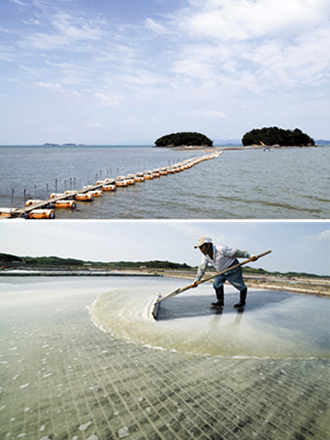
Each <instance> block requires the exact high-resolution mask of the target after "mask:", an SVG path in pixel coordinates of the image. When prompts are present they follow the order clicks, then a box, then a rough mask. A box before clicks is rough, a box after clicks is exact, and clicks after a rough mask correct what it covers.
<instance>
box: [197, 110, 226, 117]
mask: <svg viewBox="0 0 330 440" xmlns="http://www.w3.org/2000/svg"><path fill="white" fill-rule="evenodd" d="M193 114H194V115H195V116H199V117H204V118H208V119H223V118H225V117H226V115H225V114H224V113H223V112H219V111H217V110H206V111H201V110H200V111H195V112H193Z"/></svg>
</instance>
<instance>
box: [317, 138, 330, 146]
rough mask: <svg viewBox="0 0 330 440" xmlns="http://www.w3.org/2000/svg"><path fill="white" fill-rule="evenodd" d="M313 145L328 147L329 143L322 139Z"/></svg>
mask: <svg viewBox="0 0 330 440" xmlns="http://www.w3.org/2000/svg"><path fill="white" fill-rule="evenodd" d="M315 143H316V145H330V141H326V140H324V139H317V140H316V141H315Z"/></svg>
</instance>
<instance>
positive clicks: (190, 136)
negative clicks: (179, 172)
mask: <svg viewBox="0 0 330 440" xmlns="http://www.w3.org/2000/svg"><path fill="white" fill-rule="evenodd" d="M155 144H156V147H181V146H184V145H186V146H207V147H212V145H213V141H211V139H209V138H208V137H207V136H205V135H204V134H201V133H192V132H182V133H172V134H167V135H166V136H162V137H161V138H159V139H157V140H156V141H155Z"/></svg>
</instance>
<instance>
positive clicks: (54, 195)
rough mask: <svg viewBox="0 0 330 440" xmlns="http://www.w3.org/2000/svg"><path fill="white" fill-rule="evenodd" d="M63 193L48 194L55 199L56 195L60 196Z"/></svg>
mask: <svg viewBox="0 0 330 440" xmlns="http://www.w3.org/2000/svg"><path fill="white" fill-rule="evenodd" d="M65 194H66V193H65ZM65 194H62V193H53V194H51V195H50V197H49V198H50V199H56V198H57V197H62V196H64V195H65Z"/></svg>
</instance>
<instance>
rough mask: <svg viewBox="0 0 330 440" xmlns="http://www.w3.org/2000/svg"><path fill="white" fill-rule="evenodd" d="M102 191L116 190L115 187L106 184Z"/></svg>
mask: <svg viewBox="0 0 330 440" xmlns="http://www.w3.org/2000/svg"><path fill="white" fill-rule="evenodd" d="M102 190H103V191H116V190H117V188H116V185H111V184H108V185H103V186H102Z"/></svg>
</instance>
